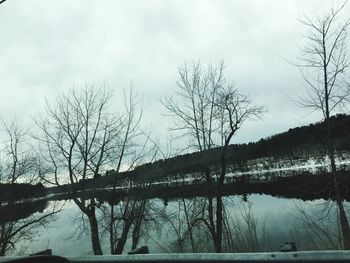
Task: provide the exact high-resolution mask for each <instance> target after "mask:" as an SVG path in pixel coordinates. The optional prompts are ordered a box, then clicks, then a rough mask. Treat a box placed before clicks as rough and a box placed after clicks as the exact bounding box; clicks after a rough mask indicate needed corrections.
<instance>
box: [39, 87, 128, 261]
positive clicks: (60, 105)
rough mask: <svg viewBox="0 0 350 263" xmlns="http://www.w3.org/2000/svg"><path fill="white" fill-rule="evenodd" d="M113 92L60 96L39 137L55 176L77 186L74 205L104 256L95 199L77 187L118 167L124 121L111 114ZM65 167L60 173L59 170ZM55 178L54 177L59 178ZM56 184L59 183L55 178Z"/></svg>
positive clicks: (97, 90)
mask: <svg viewBox="0 0 350 263" xmlns="http://www.w3.org/2000/svg"><path fill="white" fill-rule="evenodd" d="M111 98H112V93H111V92H109V91H108V90H107V89H106V88H105V87H103V86H102V87H99V88H98V87H95V86H86V87H84V88H83V89H80V90H77V89H73V90H71V91H70V92H69V93H67V94H63V95H60V96H59V97H58V98H57V100H56V101H55V102H54V103H53V104H50V103H49V102H48V103H47V107H46V113H47V117H46V118H45V119H43V120H41V121H38V124H39V126H40V128H41V131H42V133H43V134H42V136H41V137H40V138H39V139H40V140H41V142H42V143H43V144H44V145H45V146H46V147H47V148H46V149H47V152H48V155H47V156H49V158H50V160H51V163H52V164H55V166H54V167H55V169H53V170H52V171H54V173H55V176H57V175H58V174H61V175H62V174H63V175H67V177H68V180H69V182H70V183H71V184H72V186H73V194H74V198H73V200H74V202H75V203H76V205H77V206H78V207H79V209H80V210H81V211H82V212H83V213H84V215H85V216H86V217H87V218H88V220H89V225H90V231H91V242H92V248H93V251H94V254H97V255H99V254H102V249H101V244H100V236H99V227H98V222H97V218H96V207H97V206H98V205H99V204H98V202H97V201H96V199H95V198H94V196H90V197H89V198H86V197H80V196H79V195H78V194H77V189H75V188H74V184H75V183H78V182H80V183H81V184H80V187H81V188H79V190H80V191H84V190H85V182H86V181H87V180H88V179H93V178H95V177H97V176H99V174H100V173H103V172H104V171H106V170H107V169H108V168H110V167H113V166H115V165H116V163H115V161H116V160H117V158H116V155H117V152H118V151H116V149H117V148H118V146H119V144H120V141H121V138H120V130H121V129H122V127H123V120H122V119H121V117H120V116H118V115H116V114H112V113H110V111H109V103H110V102H111ZM58 167H59V168H61V170H60V171H57V168H58ZM55 176H54V177H55ZM55 180H56V182H58V181H59V180H58V179H57V178H56V177H55Z"/></svg>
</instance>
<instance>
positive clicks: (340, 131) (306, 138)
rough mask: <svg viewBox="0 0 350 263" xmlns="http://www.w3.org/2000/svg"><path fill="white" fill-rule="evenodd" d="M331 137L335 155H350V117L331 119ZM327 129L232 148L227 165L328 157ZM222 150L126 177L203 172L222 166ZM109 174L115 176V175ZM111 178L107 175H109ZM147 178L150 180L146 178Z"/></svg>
mask: <svg viewBox="0 0 350 263" xmlns="http://www.w3.org/2000/svg"><path fill="white" fill-rule="evenodd" d="M330 126H331V127H332V128H331V134H332V136H333V139H334V142H335V148H336V151H350V116H349V115H345V114H339V115H337V116H333V117H331V118H330ZM326 138H327V137H326V129H325V124H324V123H323V122H318V123H315V124H310V125H307V126H301V127H297V128H293V129H289V130H288V131H286V132H283V133H280V134H276V135H273V136H270V137H268V138H265V139H261V140H259V141H257V142H251V143H248V144H246V143H243V144H234V145H230V146H229V149H228V153H227V163H229V164H234V165H238V166H240V165H244V164H245V163H246V162H247V161H248V160H254V159H259V158H267V157H274V158H275V159H280V158H293V159H298V158H302V157H306V156H310V155H324V154H326V143H327V141H326ZM221 152H222V148H221V147H217V148H213V149H210V150H206V151H202V152H194V153H189V154H184V155H179V156H175V157H173V158H169V159H165V160H158V161H155V162H153V163H146V164H144V165H141V166H139V167H137V168H136V169H135V170H134V171H131V172H128V173H125V174H124V175H125V176H129V174H130V175H133V176H135V175H136V177H138V176H141V177H143V178H144V179H146V178H147V179H151V178H153V177H157V174H159V173H162V174H172V173H192V172H200V171H202V170H204V169H205V168H208V167H215V166H217V165H218V164H219V161H220V156H221ZM109 173H111V174H113V171H110V172H109ZM107 174H108V173H107ZM147 175H148V176H147Z"/></svg>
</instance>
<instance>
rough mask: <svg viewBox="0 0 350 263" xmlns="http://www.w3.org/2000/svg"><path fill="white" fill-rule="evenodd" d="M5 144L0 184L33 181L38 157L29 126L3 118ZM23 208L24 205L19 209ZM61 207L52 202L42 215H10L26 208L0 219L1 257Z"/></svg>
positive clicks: (0, 155)
mask: <svg viewBox="0 0 350 263" xmlns="http://www.w3.org/2000/svg"><path fill="white" fill-rule="evenodd" d="M1 124H2V125H1V127H2V132H3V135H4V141H3V142H2V145H3V146H4V147H3V148H2V149H0V183H5V184H16V183H26V184H29V183H34V182H37V179H38V177H39V167H38V162H37V160H38V158H37V156H36V155H35V153H34V150H33V148H32V146H31V145H30V143H29V141H30V136H29V134H28V129H25V128H23V127H21V126H20V125H19V123H18V121H16V120H14V121H11V122H6V121H4V120H2V123H1ZM5 207H12V208H11V209H16V205H15V204H14V203H13V202H12V201H9V202H7V204H6V205H5V206H2V208H5ZM22 209H23V208H22ZM60 210H61V208H60V207H58V206H56V205H53V206H52V207H51V208H49V209H48V210H46V211H45V212H44V213H42V214H33V215H29V216H27V215H26V214H25V218H18V219H16V218H13V219H12V218H11V217H12V216H14V215H15V214H18V213H19V214H20V213H21V212H23V213H24V212H26V211H16V213H13V214H11V215H7V217H9V218H8V219H6V218H2V220H1V222H0V256H5V255H8V254H9V253H11V252H12V251H14V250H15V249H18V246H23V245H25V243H28V242H30V241H32V240H34V239H35V236H36V233H37V231H38V230H37V228H39V227H42V226H47V225H48V224H49V223H50V222H52V221H53V220H54V215H55V214H56V213H58V212H59V211H60Z"/></svg>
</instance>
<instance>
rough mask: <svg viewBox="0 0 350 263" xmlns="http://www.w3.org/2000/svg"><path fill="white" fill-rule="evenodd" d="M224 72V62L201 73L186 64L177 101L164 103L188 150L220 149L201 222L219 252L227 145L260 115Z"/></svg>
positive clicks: (207, 174) (197, 67)
mask: <svg viewBox="0 0 350 263" xmlns="http://www.w3.org/2000/svg"><path fill="white" fill-rule="evenodd" d="M223 70H224V63H223V62H221V63H220V64H218V65H217V66H209V67H208V69H207V70H203V68H202V66H201V65H200V63H197V64H193V66H192V68H191V69H189V68H188V66H187V65H186V64H185V65H184V66H183V67H181V68H180V69H179V75H180V80H179V81H178V83H177V84H178V87H179V91H178V92H177V96H178V99H177V100H176V99H173V98H168V99H165V100H164V101H163V105H164V106H165V107H166V109H167V110H168V112H169V113H170V115H171V116H173V117H174V118H175V119H176V122H175V126H174V127H173V128H172V130H175V131H180V132H181V135H182V136H184V135H187V136H189V138H190V144H189V148H190V149H194V150H199V151H202V150H207V149H211V148H212V147H214V146H223V147H222V155H221V162H220V164H219V165H218V167H220V171H219V172H218V175H219V176H218V178H217V180H216V181H215V180H214V178H213V175H212V174H211V168H210V167H207V168H206V169H205V171H206V172H205V173H204V177H205V179H206V182H207V184H208V185H209V189H211V191H210V193H209V195H208V198H207V201H208V204H206V203H203V204H204V205H203V204H202V205H203V207H204V208H206V209H207V211H208V217H207V220H204V219H203V220H202V221H203V222H204V223H205V224H206V225H207V226H208V229H209V231H210V233H211V235H212V238H213V243H214V247H215V251H216V252H222V236H223V234H222V232H223V204H222V198H221V194H220V192H221V187H222V185H223V184H224V179H225V174H226V153H227V149H228V145H229V144H230V143H231V139H232V137H233V136H234V135H235V134H236V132H237V130H238V129H239V128H240V127H241V125H242V124H243V123H244V122H245V121H246V120H247V119H248V118H251V117H260V115H261V114H262V112H263V108H262V107H257V106H252V105H251V102H250V101H249V99H248V97H247V96H244V95H241V94H240V93H239V92H238V91H237V90H236V89H234V86H233V85H230V84H227V83H226V81H225V79H224V75H223ZM214 197H215V198H216V204H215V205H214V203H213V201H214V200H213V198H214Z"/></svg>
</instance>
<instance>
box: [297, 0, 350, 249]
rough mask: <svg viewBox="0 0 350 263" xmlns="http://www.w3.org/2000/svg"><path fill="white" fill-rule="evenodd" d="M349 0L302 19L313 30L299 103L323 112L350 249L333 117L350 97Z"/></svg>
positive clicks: (302, 67)
mask: <svg viewBox="0 0 350 263" xmlns="http://www.w3.org/2000/svg"><path fill="white" fill-rule="evenodd" d="M346 3H347V2H343V4H340V5H338V6H337V7H334V6H332V7H331V8H330V9H328V10H326V11H325V12H324V13H322V14H321V15H316V16H315V17H308V16H304V17H303V18H302V19H301V20H300V22H301V23H302V24H303V25H304V26H305V27H306V28H308V30H309V31H308V34H307V35H306V36H305V42H306V43H305V46H304V48H303V49H302V57H301V58H300V61H299V63H298V64H297V66H298V67H299V69H300V72H301V73H302V76H303V78H304V80H305V82H306V84H307V86H306V95H305V96H299V102H298V103H299V104H300V105H301V106H303V107H306V108H310V109H312V110H315V111H320V112H322V114H323V120H324V125H325V130H326V133H327V141H328V143H327V144H328V145H327V149H328V155H329V157H330V165H331V169H332V172H333V175H334V176H333V186H334V188H333V189H334V193H335V194H334V198H335V201H336V203H337V206H338V209H339V220H340V224H341V230H342V237H343V243H344V248H345V249H350V228H349V222H348V218H347V215H346V212H345V209H344V205H343V201H342V197H341V185H340V183H339V180H338V178H337V176H336V170H337V169H336V165H335V157H334V153H335V145H334V141H333V137H332V134H331V128H332V127H330V121H329V119H330V117H331V116H332V115H333V114H334V113H336V112H339V111H341V110H343V109H345V108H346V104H347V103H348V102H349V99H350V84H349V81H348V79H347V77H348V76H347V75H346V73H347V70H348V69H349V65H350V64H349V57H348V54H347V42H346V40H347V31H348V29H349V27H350V18H349V17H346V18H345V19H344V18H342V13H343V12H344V11H345V8H346Z"/></svg>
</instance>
